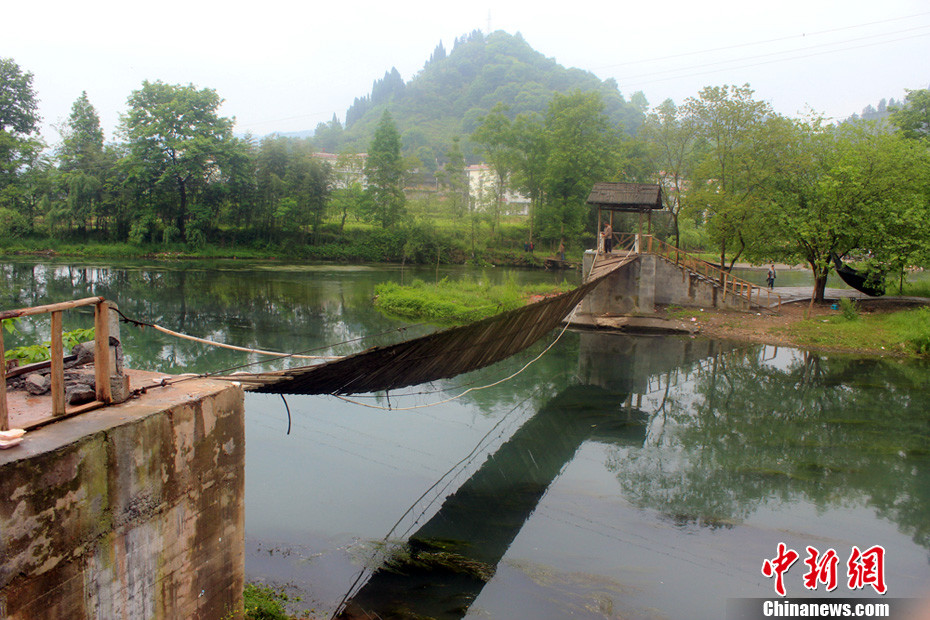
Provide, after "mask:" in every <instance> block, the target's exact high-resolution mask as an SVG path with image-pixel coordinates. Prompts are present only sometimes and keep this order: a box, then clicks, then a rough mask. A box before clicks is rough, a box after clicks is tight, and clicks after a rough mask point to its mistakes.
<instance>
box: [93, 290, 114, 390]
mask: <svg viewBox="0 0 930 620" xmlns="http://www.w3.org/2000/svg"><path fill="white" fill-rule="evenodd" d="M100 300H101V301H100V302H99V303H98V304H97V305H96V306H95V309H94V343H95V344H94V380H95V382H96V384H97V385H96V392H97V400H99V401H100V402H103V403H110V402H112V401H113V392H112V390H111V388H110V304H108V303H107V302H106V300H104V299H103V298H102V297H101V298H100Z"/></svg>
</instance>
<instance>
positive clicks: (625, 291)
mask: <svg viewBox="0 0 930 620" xmlns="http://www.w3.org/2000/svg"><path fill="white" fill-rule="evenodd" d="M641 258H642V257H640V259H641ZM593 261H594V252H585V255H584V259H583V262H582V268H583V269H584V273H588V272H589V271H591V264H592V262H593ZM654 279H655V266H654V264H650V263H648V262H647V263H644V262H643V261H642V260H635V261H633V262H632V263H630V264H629V265H626V266H625V267H621V268H620V269H618V270H617V271H615V272H614V273H613V274H612V275H610V276H608V277H607V278H605V279H604V281H603V282H601V283H600V284H598V285H597V287H596V288H595V289H594V290H593V291H591V292H590V293H588V295H587V296H586V297H585V298H584V299H583V300H582V301H581V304H580V307H579V308H578V313H579V314H595V315H605V314H636V313H651V312H653V311H654V305H655V300H654V297H655V285H654Z"/></svg>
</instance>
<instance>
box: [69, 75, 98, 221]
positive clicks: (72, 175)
mask: <svg viewBox="0 0 930 620" xmlns="http://www.w3.org/2000/svg"><path fill="white" fill-rule="evenodd" d="M61 136H62V143H61V146H60V147H59V149H58V172H59V178H58V181H59V186H60V187H61V189H62V191H63V193H64V195H65V204H66V205H67V210H66V213H67V216H68V219H69V220H71V221H75V222H77V223H78V224H79V225H80V226H81V229H82V230H86V227H87V224H88V223H89V222H90V221H91V219H92V218H95V217H99V216H100V215H101V213H100V211H99V209H100V207H101V204H102V202H103V189H104V182H103V179H104V178H105V176H106V174H107V170H106V169H105V163H106V162H105V160H104V157H103V130H102V129H101V128H100V116H99V115H98V114H97V110H96V109H95V108H94V106H93V105H91V103H90V101H89V100H88V98H87V91H84V92H82V93H81V96H80V97H78V98H77V100H75V102H74V104H73V105H72V106H71V115H70V116H69V117H68V121H67V123H66V124H65V125H64V127H62V128H61Z"/></svg>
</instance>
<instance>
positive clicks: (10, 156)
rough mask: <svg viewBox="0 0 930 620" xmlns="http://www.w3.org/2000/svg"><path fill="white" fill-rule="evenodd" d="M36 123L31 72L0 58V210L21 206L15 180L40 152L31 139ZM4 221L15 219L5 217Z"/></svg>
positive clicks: (39, 143) (39, 145)
mask: <svg viewBox="0 0 930 620" xmlns="http://www.w3.org/2000/svg"><path fill="white" fill-rule="evenodd" d="M39 120H40V119H39V114H38V100H37V98H36V93H35V90H34V89H33V87H32V73H29V72H28V71H23V70H22V69H21V68H20V67H19V65H18V64H16V62H15V61H13V60H12V59H10V58H0V209H3V208H5V207H12V208H14V209H15V208H17V207H18V206H20V205H21V204H22V201H23V196H22V194H21V190H22V188H20V187H17V186H16V181H17V179H18V178H19V176H20V175H21V174H22V173H23V172H24V170H25V169H26V168H27V167H29V166H30V165H32V164H33V163H34V162H35V161H36V158H37V157H38V156H39V153H40V151H41V149H42V144H41V142H39V140H38V138H37V137H35V136H33V134H37V133H38V128H39ZM4 219H5V220H11V219H15V218H14V217H13V215H11V214H7V215H6V216H5V217H4ZM29 226H31V222H29Z"/></svg>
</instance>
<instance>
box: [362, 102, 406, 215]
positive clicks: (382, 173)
mask: <svg viewBox="0 0 930 620" xmlns="http://www.w3.org/2000/svg"><path fill="white" fill-rule="evenodd" d="M405 172H406V170H405V168H404V159H403V157H402V156H401V141H400V133H398V131H397V126H396V125H395V124H394V119H393V118H391V114H390V112H388V111H387V110H385V111H384V113H383V114H382V115H381V121H380V122H379V123H378V129H377V130H376V131H375V136H374V138H373V139H372V141H371V146H370V147H369V149H368V159H367V161H366V162H365V174H366V175H367V176H368V192H369V194H370V195H371V199H372V204H373V206H374V209H375V213H374V216H375V219H376V220H377V221H378V222H379V223H380V224H381V225H382V226H383V227H385V228H388V227H393V226H394V224H396V223H397V222H398V221H399V220H400V218H401V217H402V216H403V214H404V206H405V204H406V199H405V197H404V174H405Z"/></svg>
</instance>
